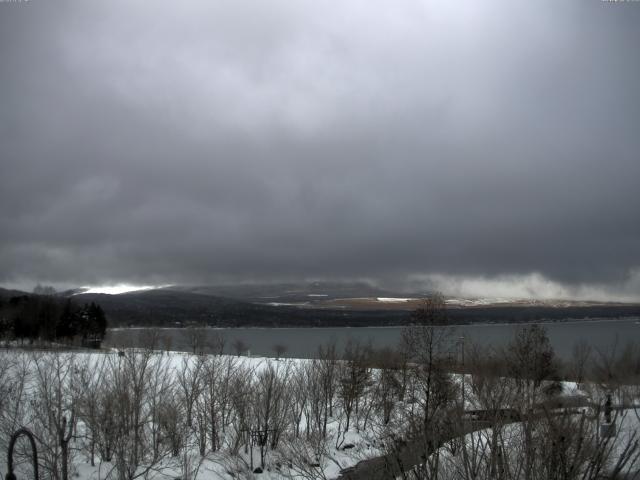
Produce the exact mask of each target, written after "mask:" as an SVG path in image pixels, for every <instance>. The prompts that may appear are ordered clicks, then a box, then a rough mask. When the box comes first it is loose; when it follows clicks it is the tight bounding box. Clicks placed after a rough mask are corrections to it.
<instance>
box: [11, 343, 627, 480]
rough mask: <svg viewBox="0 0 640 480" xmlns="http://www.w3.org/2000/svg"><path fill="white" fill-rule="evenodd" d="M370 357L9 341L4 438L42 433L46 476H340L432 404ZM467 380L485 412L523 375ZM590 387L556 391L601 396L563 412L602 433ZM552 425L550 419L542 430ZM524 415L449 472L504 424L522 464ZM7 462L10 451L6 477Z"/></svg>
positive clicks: (443, 462)
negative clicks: (33, 346) (81, 348)
mask: <svg viewBox="0 0 640 480" xmlns="http://www.w3.org/2000/svg"><path fill="white" fill-rule="evenodd" d="M358 355H359V353H358V352H357V351H356V352H355V353H354V357H353V358H354V359H355V360H353V361H338V360H336V359H335V357H332V356H331V355H327V357H326V358H324V360H304V359H273V358H264V357H253V358H250V357H244V356H227V355H192V354H187V353H179V352H160V351H157V352H152V351H146V350H140V351H133V350H129V351H122V352H117V351H110V352H95V353H70V352H41V351H21V350H18V349H6V350H1V351H0V362H1V364H2V366H3V369H2V370H1V371H0V407H1V410H0V448H1V449H2V450H1V451H2V452H4V451H6V448H7V444H8V439H9V437H10V435H11V433H12V432H14V431H15V430H17V429H18V428H20V427H22V426H25V427H27V428H29V429H30V430H31V431H33V433H34V434H35V435H36V437H37V442H38V448H39V456H40V463H41V471H42V473H44V475H43V476H41V478H43V479H46V478H61V477H60V476H59V475H60V470H61V464H62V463H64V458H65V456H66V457H67V458H68V464H69V472H70V476H69V478H77V479H80V480H89V479H91V480H93V479H95V480H99V479H118V480H120V479H123V480H124V479H128V480H132V479H134V478H148V479H177V478H180V479H183V480H187V479H200V480H213V479H238V478H247V479H249V478H263V479H272V480H276V479H285V478H299V479H330V478H337V477H338V476H339V475H340V472H341V470H343V469H347V468H349V467H352V466H354V465H356V464H357V463H358V462H360V461H362V460H366V459H370V458H374V457H378V456H380V455H385V454H386V455H393V454H394V450H393V448H390V446H391V440H390V439H402V438H406V435H407V432H408V430H409V429H410V425H415V424H416V419H419V418H421V417H420V415H421V414H422V413H421V412H422V409H423V408H424V405H425V402H424V398H425V397H424V395H425V394H426V393H425V392H426V391H425V383H421V382H422V381H423V380H424V378H419V377H418V376H416V377H414V378H412V377H411V375H413V374H412V373H411V371H410V370H407V369H406V368H401V367H399V366H398V365H395V366H394V367H393V368H390V367H388V366H384V365H379V366H377V367H376V368H373V366H372V365H371V364H365V363H362V362H360V360H362V358H360V360H358ZM405 367H406V366H405ZM462 380H463V377H462V376H460V375H447V379H445V381H446V382H448V385H449V387H447V388H449V390H448V391H449V392H450V395H451V394H452V393H451V392H453V397H451V398H453V400H452V401H453V402H454V403H453V404H451V405H454V404H455V402H457V401H458V400H455V395H458V394H459V393H462V392H463V386H464V400H465V408H466V410H467V411H486V410H482V409H486V408H487V402H492V401H493V402H494V403H495V406H496V407H497V408H505V407H510V406H511V405H510V404H507V401H506V400H504V401H502V400H499V399H497V400H496V398H497V396H498V395H502V394H504V395H506V392H507V390H508V388H511V386H509V387H508V388H506V387H505V386H504V385H502V384H500V383H495V385H493V386H492V388H493V390H487V388H488V386H487V383H486V382H485V383H483V382H482V381H479V380H478V379H474V378H473V377H471V376H470V375H467V376H465V377H464V383H463V381H462ZM430 381H432V380H430ZM493 381H494V382H495V379H493ZM505 385H506V384H505ZM581 387H582V389H580V388H578V386H577V385H576V384H575V383H571V382H563V383H562V384H561V389H560V390H561V391H560V392H559V395H560V396H555V397H553V398H554V399H555V400H554V401H557V399H558V398H565V399H569V398H583V399H585V401H586V402H589V405H583V406H581V407H579V408H573V409H572V411H573V414H572V416H571V417H568V416H565V417H566V418H570V419H571V421H572V422H573V421H574V419H578V420H576V421H579V419H580V418H583V419H587V420H586V422H587V423H586V425H587V426H588V428H586V427H585V428H584V432H583V433H584V435H587V434H589V435H592V434H593V432H594V431H596V430H597V427H598V422H599V420H598V419H599V418H600V417H598V414H600V413H601V412H598V411H597V408H595V409H594V405H596V404H601V403H602V401H603V391H602V389H599V388H598V387H597V386H589V385H586V386H585V385H582V386H581ZM487 392H489V394H487ZM492 395H493V397H492ZM511 398H514V397H511ZM505 399H506V396H505ZM623 400H624V401H625V402H627V403H629V401H631V402H635V401H636V400H637V399H635V398H632V399H630V398H629V397H628V396H627V397H626V398H625V399H623V398H622V396H620V395H618V396H617V397H615V398H614V403H620V402H622V401H623ZM496 402H497V403H496ZM565 403H566V402H565ZM636 403H637V402H636ZM443 405H444V404H443ZM567 405H568V404H567ZM454 406H455V405H454ZM443 408H444V407H443ZM446 408H448V409H450V408H451V407H450V406H449V407H446ZM554 408H556V407H555V406H554ZM565 408H568V406H567V407H565ZM562 411H563V408H559V409H556V412H562ZM444 412H445V410H441V413H437V412H436V414H437V415H445V413H444ZM480 415H481V414H480ZM616 415H617V416H616ZM472 416H473V415H471V416H470V415H469V414H467V416H466V417H465V418H471V417H472ZM565 417H561V418H565ZM614 417H615V421H616V424H617V434H616V437H615V438H614V439H613V440H612V441H611V445H610V448H609V450H610V452H609V453H610V454H609V459H608V462H609V463H610V464H615V461H616V459H618V458H620V457H621V455H623V454H624V451H623V449H624V448H625V446H628V445H629V444H630V443H633V441H634V439H637V437H636V436H637V434H638V429H639V428H640V422H639V417H638V411H636V410H634V409H628V410H623V411H620V412H618V413H614ZM433 418H434V419H437V416H434V417H433ZM551 418H552V417H551ZM547 420H548V419H547ZM434 421H435V420H434ZM552 424H553V422H552V421H548V422H547V423H545V422H544V421H543V422H542V423H540V425H543V427H541V426H540V425H538V424H536V425H538V426H537V427H536V428H538V429H539V431H542V430H540V429H541V428H551V427H550V426H549V425H552ZM525 425H526V424H525V423H520V422H518V421H512V420H510V421H509V422H507V423H505V424H503V425H501V426H500V427H499V428H497V429H493V428H483V429H481V430H479V431H477V432H475V433H472V434H468V435H466V436H465V437H464V440H463V441H462V442H460V441H454V442H448V443H446V444H445V446H444V447H442V448H441V449H440V450H439V451H438V453H437V456H438V458H439V460H438V464H439V465H440V467H439V468H441V469H442V475H443V476H442V477H441V478H445V479H447V478H467V477H465V476H460V469H461V468H463V463H464V462H467V463H468V459H467V460H464V458H466V457H465V455H463V456H460V455H461V454H460V452H461V451H462V450H465V451H467V453H469V452H473V453H474V458H475V461H477V462H478V468H479V469H480V467H482V468H489V467H488V465H489V464H490V463H491V458H492V451H493V449H494V446H495V445H497V443H496V438H497V435H498V433H497V432H499V437H500V442H499V445H500V449H501V450H500V451H502V449H505V448H506V449H507V450H508V452H507V456H509V457H510V458H511V460H510V462H511V464H517V463H518V462H519V461H521V459H522V458H523V457H522V455H523V442H524V439H525V437H526V435H525V434H524V433H523V432H524V429H525V428H526V427H525ZM563 425H564V427H567V425H569V424H568V423H567V424H563ZM570 425H571V426H572V428H573V425H574V424H573V423H572V424H570ZM596 437H597V436H596ZM596 437H593V438H594V439H595V438H596ZM540 441H544V438H542V439H541V440H540ZM594 441H595V440H594ZM65 442H66V443H65ZM492 442H493V443H492ZM63 444H64V446H63ZM461 445H464V448H462V447H461ZM20 452H22V450H18V453H20ZM432 457H433V455H432ZM432 457H429V458H432ZM505 458H506V457H505ZM463 460H464V461H463ZM636 460H637V459H636ZM461 462H462V463H461ZM483 462H484V464H483ZM427 463H428V462H427ZM258 467H263V469H264V470H263V471H262V472H258V470H256V469H257V468H258ZM409 467H411V466H409ZM423 467H424V465H423ZM19 468H20V469H25V468H28V467H26V466H25V465H24V464H22V465H20V466H19ZM417 468H420V465H418V466H417ZM634 468H635V469H637V465H635V467H634ZM6 469H7V466H6V463H5V456H4V455H2V456H0V474H1V475H2V476H4V475H5V473H6ZM628 469H631V470H633V469H632V468H628ZM487 471H488V470H487ZM24 475H26V477H28V476H29V474H28V472H27V473H25V474H24ZM19 478H20V477H19ZM23 478H25V477H23ZM478 478H491V477H490V476H485V477H483V476H480V477H478ZM513 478H520V477H518V476H517V475H516V476H514V477H513Z"/></svg>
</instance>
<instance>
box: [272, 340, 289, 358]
mask: <svg viewBox="0 0 640 480" xmlns="http://www.w3.org/2000/svg"><path fill="white" fill-rule="evenodd" d="M286 351H287V346H286V345H283V344H281V343H276V344H275V345H274V346H273V353H275V354H276V360H279V359H280V357H282V356H283V355H284V354H285V353H286Z"/></svg>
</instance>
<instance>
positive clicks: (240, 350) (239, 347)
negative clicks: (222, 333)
mask: <svg viewBox="0 0 640 480" xmlns="http://www.w3.org/2000/svg"><path fill="white" fill-rule="evenodd" d="M248 349H249V346H248V345H247V344H246V343H245V342H244V341H243V340H241V339H239V338H238V339H236V340H234V341H233V350H234V351H235V352H236V355H237V356H238V357H239V356H240V355H242V354H245V353H247V350H248Z"/></svg>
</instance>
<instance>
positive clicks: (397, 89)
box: [0, 0, 640, 296]
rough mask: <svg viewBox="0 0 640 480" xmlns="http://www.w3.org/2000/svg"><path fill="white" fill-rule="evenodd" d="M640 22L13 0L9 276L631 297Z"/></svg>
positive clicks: (623, 15)
mask: <svg viewBox="0 0 640 480" xmlns="http://www.w3.org/2000/svg"><path fill="white" fill-rule="evenodd" d="M639 22H640V4H637V3H633V2H631V3H628V4H619V3H615V4H614V3H607V2H600V1H587V2H584V1H569V2H555V1H553V2H552V1H548V2H546V1H542V2H513V1H493V2H473V1H459V2H404V3H402V2H401V3H398V2H378V1H374V2H371V1H366V2H365V1H348V2H338V3H335V2H332V3H331V4H329V3H323V2H313V1H308V2H298V1H296V2H293V1H275V0H274V1H269V2H243V1H241V2H238V1H227V2H224V1H221V2H205V1H187V2H165V1H160V2H153V3H152V4H150V3H148V2H142V1H133V2H131V1H118V0H116V1H109V2H106V1H104V2H103V1H97V0H96V1H88V2H85V1H72V2H70V1H60V2H44V1H40V0H32V1H30V2H23V3H5V4H0V59H1V61H2V69H1V71H0V86H1V90H0V98H1V105H2V107H1V109H0V155H1V157H0V158H1V160H0V161H1V162H2V163H1V167H2V175H1V176H0V201H1V203H0V222H1V224H2V235H1V236H0V262H1V263H0V264H1V268H0V284H6V285H9V284H12V283H17V282H25V281H34V282H35V281H44V282H58V283H61V282H62V283H65V282H66V283H70V284H73V283H75V284H96V283H108V282H118V281H126V282H133V283H170V282H188V283H199V282H207V281H213V280H219V279H225V278H231V279H247V278H250V279H271V278H279V277H305V278H308V277H334V278H335V277H349V278H353V277H359V278H362V277H366V278H374V279H376V278H377V279H385V278H387V279H388V278H392V279H403V278H405V279H406V278H409V277H411V278H413V279H422V280H424V281H426V282H429V281H440V283H442V284H447V282H451V281H452V280H451V279H455V282H457V283H456V285H458V286H459V285H460V282H461V281H462V280H461V279H487V281H498V282H499V281H502V280H500V279H505V278H507V279H509V278H520V279H522V278H525V279H527V278H528V279H530V278H536V279H538V280H540V282H541V283H542V284H545V282H547V281H552V282H557V285H562V286H563V288H564V286H567V285H568V286H581V285H582V286H583V285H599V286H608V288H610V289H611V288H614V286H617V285H623V286H624V288H625V289H626V290H625V292H626V294H627V295H631V296H633V295H634V294H635V293H637V292H635V291H630V290H629V289H631V290H633V289H634V288H635V287H634V285H635V286H637V284H638V283H640V282H637V278H638V273H637V272H638V267H639V266H640V208H639V206H638V205H639V202H638V198H637V196H638V193H637V191H638V190H637V184H638V180H639V179H640V160H639V158H638V155H639V152H640V136H639V135H638V126H639V125H640V93H639V91H638V85H640V57H639V56H638V53H637V45H640V29H638V24H639ZM531 275H533V277H531ZM505 276H506V277H505ZM434 278H435V279H436V280H434ZM438 279H439V280H438ZM443 279H444V280H443ZM540 282H537V283H536V282H534V283H535V285H539V284H540ZM629 282H631V283H629ZM634 282H635V283H634ZM525 283H526V282H525ZM554 285H556V283H554ZM630 285H631V286H630ZM532 288H533V289H534V290H535V288H537V287H535V288H534V287H532ZM581 288H582V287H581ZM572 292H575V290H572ZM534 294H535V292H534Z"/></svg>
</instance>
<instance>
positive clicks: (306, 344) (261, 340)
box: [106, 318, 640, 358]
mask: <svg viewBox="0 0 640 480" xmlns="http://www.w3.org/2000/svg"><path fill="white" fill-rule="evenodd" d="M541 325H543V326H544V327H545V328H546V329H547V333H548V335H549V339H550V341H551V344H552V346H553V348H554V349H555V351H556V354H558V355H559V356H560V357H564V358H568V357H569V356H570V355H571V352H572V349H573V346H574V345H575V344H576V343H578V342H580V341H586V342H587V343H589V344H590V345H591V346H592V347H593V348H596V349H600V350H603V351H605V350H608V349H610V348H612V346H614V345H616V344H617V345H618V348H622V347H623V346H625V345H626V344H627V343H629V342H640V319H638V318H632V319H624V320H616V319H614V320H611V319H610V320H588V321H587V320H585V321H566V322H554V323H542V324H541ZM447 328H453V329H454V332H453V335H456V336H464V337H465V342H466V343H467V344H471V343H476V344H480V345H485V346H493V347H501V346H503V345H505V344H506V343H508V342H509V341H510V340H511V339H512V338H513V335H514V333H515V332H516V330H517V329H518V328H522V325H518V324H476V325H461V326H457V327H447ZM401 331H402V327H359V328H348V327H337V328H219V329H218V328H206V329H198V330H197V332H198V336H199V340H200V341H201V342H202V343H203V344H204V345H207V344H213V343H215V342H214V339H215V337H216V336H219V335H222V337H223V338H224V341H225V352H226V353H235V350H234V347H233V344H234V342H236V341H237V340H241V341H242V342H243V343H244V344H245V345H246V346H247V348H248V350H249V352H250V354H251V355H257V356H274V346H275V345H283V346H284V347H285V348H286V353H285V356H288V357H296V358H311V357H314V356H315V354H316V352H317V349H318V347H319V346H320V345H326V344H327V343H329V342H333V341H335V342H336V343H337V346H338V348H339V349H341V348H342V347H343V346H344V345H345V344H346V342H347V341H349V340H350V339H351V340H356V341H358V342H361V343H370V344H371V345H372V346H373V347H375V348H382V347H391V348H393V347H396V346H397V345H398V343H399V341H400V338H401ZM154 332H155V333H154ZM192 333H193V331H192V330H191V331H190V329H188V328H163V329H147V328H124V329H113V330H110V331H109V332H108V334H107V339H106V345H107V346H114V347H121V346H147V345H148V343H149V340H150V338H152V337H153V336H154V334H157V335H158V336H159V337H160V340H159V341H158V342H157V343H158V344H157V345H156V346H157V348H167V347H168V349H171V350H182V351H189V350H191V340H190V336H191V335H192ZM205 349H207V348H206V347H205ZM208 350H211V347H209V348H208Z"/></svg>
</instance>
